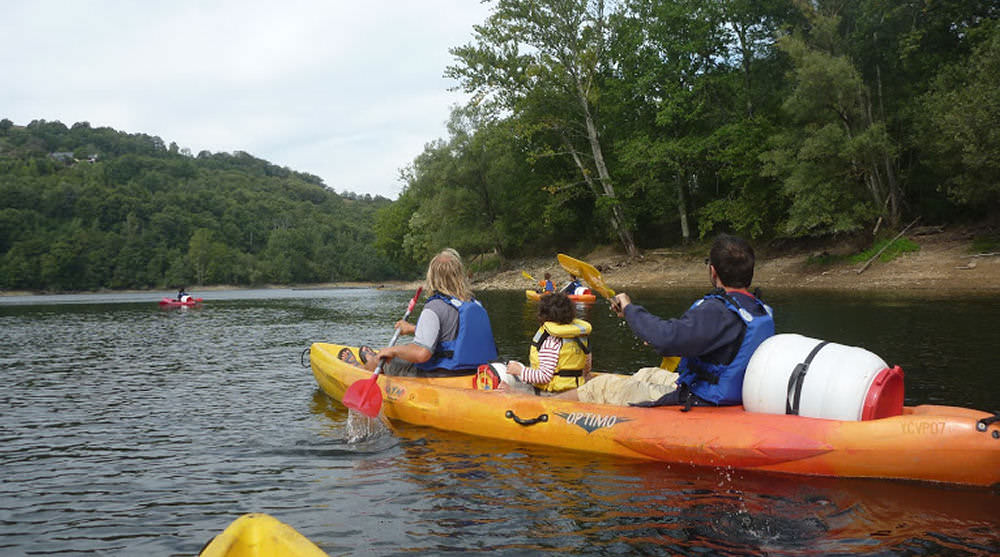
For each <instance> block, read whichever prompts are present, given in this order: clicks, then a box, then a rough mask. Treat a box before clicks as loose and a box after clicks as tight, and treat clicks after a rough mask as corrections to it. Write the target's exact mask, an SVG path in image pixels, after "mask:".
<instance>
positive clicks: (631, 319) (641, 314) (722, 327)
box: [625, 300, 743, 363]
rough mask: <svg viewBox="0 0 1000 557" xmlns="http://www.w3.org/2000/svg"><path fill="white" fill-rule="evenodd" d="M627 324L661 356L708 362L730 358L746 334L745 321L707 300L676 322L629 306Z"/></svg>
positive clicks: (640, 308) (637, 306) (713, 301)
mask: <svg viewBox="0 0 1000 557" xmlns="http://www.w3.org/2000/svg"><path fill="white" fill-rule="evenodd" d="M625 321H626V322H628V325H629V327H631V329H632V332H634V333H635V334H636V336H638V337H639V338H640V339H642V340H644V341H645V342H647V343H649V345H650V346H651V347H652V348H653V349H654V350H656V352H657V353H658V354H660V355H661V356H681V357H688V358H690V357H695V356H698V357H701V358H703V359H705V360H706V361H714V360H716V359H717V358H715V357H713V356H716V353H719V358H718V359H720V360H722V362H721V363H724V360H725V358H726V357H730V356H729V354H728V352H729V350H727V348H729V347H730V346H731V345H733V344H734V343H736V342H738V341H739V340H740V337H741V336H742V334H743V322H742V321H741V320H740V318H739V317H737V316H736V315H735V314H734V313H733V312H731V311H729V310H728V309H726V307H725V306H724V305H722V303H721V302H717V301H715V300H707V301H705V302H704V303H702V304H701V305H698V306H695V307H693V308H691V309H689V310H688V311H686V312H685V313H684V315H682V316H680V317H679V318H676V319H661V318H659V317H657V316H655V315H653V314H652V313H649V312H648V311H647V310H646V308H644V307H642V306H640V305H637V304H629V305H628V307H626V308H625Z"/></svg>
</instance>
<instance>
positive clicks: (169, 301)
mask: <svg viewBox="0 0 1000 557" xmlns="http://www.w3.org/2000/svg"><path fill="white" fill-rule="evenodd" d="M201 300H202V298H188V299H187V300H186V301H183V302H182V301H180V300H178V299H177V298H163V299H162V300H160V305H161V306H196V305H198V304H200V303H201Z"/></svg>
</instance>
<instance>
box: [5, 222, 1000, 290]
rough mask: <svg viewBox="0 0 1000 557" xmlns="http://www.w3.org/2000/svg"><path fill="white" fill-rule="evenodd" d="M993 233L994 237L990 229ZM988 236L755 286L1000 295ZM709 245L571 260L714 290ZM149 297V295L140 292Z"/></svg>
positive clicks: (508, 277)
mask: <svg viewBox="0 0 1000 557" xmlns="http://www.w3.org/2000/svg"><path fill="white" fill-rule="evenodd" d="M987 232H990V233H992V232H991V231H990V230H987ZM982 233H983V229H982V228H968V227H965V228H956V229H953V230H947V229H946V230H939V229H931V230H928V229H923V230H921V229H919V228H917V229H915V231H914V232H913V233H910V234H907V236H906V237H907V238H909V239H910V240H911V241H912V242H914V243H915V244H917V245H918V246H920V249H919V250H918V251H915V252H910V253H905V254H903V255H900V256H899V257H897V258H895V259H893V260H892V261H889V262H887V263H883V262H881V261H875V262H873V263H872V264H871V265H870V266H869V267H868V268H867V269H865V270H864V272H862V273H858V270H859V269H861V268H862V267H863V266H864V263H846V262H841V263H832V264H818V263H814V262H812V261H815V260H816V259H817V258H816V256H817V255H820V254H823V253H826V254H833V255H838V254H850V253H853V252H852V251H851V250H852V247H851V246H850V245H848V244H846V243H839V244H838V243H830V244H824V245H813V246H808V247H806V246H801V245H799V246H794V247H785V248H780V247H775V246H769V245H764V246H755V250H756V251H757V269H756V272H755V274H754V283H753V286H754V287H761V288H762V289H765V290H766V289H768V288H775V289H815V290H839V291H893V292H914V293H920V292H925V293H934V294H935V295H951V294H954V295H962V294H975V293H998V292H1000V250H996V249H992V250H989V251H988V252H986V253H984V252H977V251H976V250H974V249H973V240H974V239H975V238H976V237H977V235H981V234H982ZM708 249H709V242H703V243H702V244H699V245H696V246H691V247H687V248H675V249H656V250H648V251H644V252H643V253H642V254H641V257H639V258H637V259H630V258H629V257H627V256H626V255H624V254H623V253H620V252H619V251H617V250H616V249H615V248H613V247H604V248H599V249H597V250H594V251H592V252H591V253H584V254H581V253H570V254H569V255H571V256H573V257H576V258H577V259H581V260H583V261H586V262H587V263H590V264H591V265H594V266H595V267H597V268H598V269H599V270H600V271H601V274H602V276H603V277H604V282H605V283H606V284H607V285H608V286H609V287H610V288H612V289H614V290H616V291H628V290H630V289H632V290H634V289H637V288H675V287H676V288H704V287H706V286H707V284H708V275H707V271H706V269H705V263H704V261H705V256H706V255H707V254H708ZM505 267H506V269H505V270H501V271H489V272H482V273H477V274H475V275H474V276H473V277H472V283H473V288H474V289H475V290H520V289H526V288H533V287H534V284H533V283H532V282H531V281H529V280H528V279H526V278H525V277H524V276H523V274H522V271H524V272H526V273H528V274H529V275H531V276H533V277H535V278H537V279H540V278H542V277H543V276H544V275H545V273H546V272H549V273H551V274H552V277H553V279H554V280H555V281H556V282H557V283H562V284H565V282H566V280H567V279H568V275H567V274H566V272H565V271H563V269H562V268H561V267H559V264H558V262H557V261H556V258H555V254H553V255H552V256H550V257H538V258H532V259H520V260H511V261H508V262H507V264H506V266H505ZM420 284H421V281H411V282H402V281H393V282H385V283H365V282H341V283H327V284H309V285H298V286H294V287H293V288H299V289H322V288H371V287H376V288H386V289H399V290H415V289H416V288H417V287H418V286H420ZM239 288H241V287H236V286H225V285H216V286H204V287H197V288H195V287H193V286H192V290H197V291H198V292H210V291H215V290H230V289H239ZM257 288H288V286H263V287H257ZM136 292H142V291H136ZM31 294H38V293H37V292H22V291H0V296H14V295H31Z"/></svg>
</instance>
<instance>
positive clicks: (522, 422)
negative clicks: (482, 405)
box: [504, 410, 549, 425]
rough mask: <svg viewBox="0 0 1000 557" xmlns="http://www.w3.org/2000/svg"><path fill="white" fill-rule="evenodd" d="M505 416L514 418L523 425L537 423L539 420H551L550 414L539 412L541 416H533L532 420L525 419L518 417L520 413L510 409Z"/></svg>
mask: <svg viewBox="0 0 1000 557" xmlns="http://www.w3.org/2000/svg"><path fill="white" fill-rule="evenodd" d="M504 416H506V417H508V418H510V419H512V420H514V421H515V422H517V423H519V424H521V425H535V424H537V423H538V422H543V423H544V422H547V421H549V415H548V414H539V416H538V417H537V418H532V419H530V420H525V419H524V418H520V417H518V415H517V414H515V413H514V411H513V410H508V411H507V413H506V414H504Z"/></svg>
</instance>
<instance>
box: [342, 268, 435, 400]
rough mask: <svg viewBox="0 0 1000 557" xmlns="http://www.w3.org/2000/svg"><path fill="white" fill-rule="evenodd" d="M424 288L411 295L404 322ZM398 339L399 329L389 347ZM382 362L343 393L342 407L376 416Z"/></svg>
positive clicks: (380, 394)
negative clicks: (373, 371) (367, 375)
mask: <svg viewBox="0 0 1000 557" xmlns="http://www.w3.org/2000/svg"><path fill="white" fill-rule="evenodd" d="M423 290H424V288H423V287H422V286H421V287H420V288H418V289H417V293H416V294H414V295H413V298H412V299H410V303H409V305H407V306H406V313H404V314H403V320H404V321H405V320H406V318H407V317H409V316H410V314H411V313H413V306H414V305H416V303H417V299H418V298H420V293H421V292H423ZM397 339H399V328H398V327H397V328H396V331H395V332H394V333H393V334H392V340H390V341H389V346H393V345H395V344H396V340H397ZM383 362H384V360H383V359H382V358H379V360H378V365H377V366H375V373H372V376H371V377H369V378H368V379H361V380H359V381H355V382H354V383H352V384H351V386H350V387H348V388H347V390H346V391H344V398H343V399H341V402H343V403H344V406H346V407H348V408H353V409H354V410H357V411H358V412H361V413H362V414H364V415H365V416H368V417H369V418H374V417H375V416H378V411H379V410H381V409H382V389H380V388H379V386H378V383H377V382H376V381H377V380H378V375H379V374H380V373H382V363H383Z"/></svg>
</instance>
